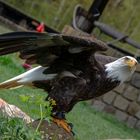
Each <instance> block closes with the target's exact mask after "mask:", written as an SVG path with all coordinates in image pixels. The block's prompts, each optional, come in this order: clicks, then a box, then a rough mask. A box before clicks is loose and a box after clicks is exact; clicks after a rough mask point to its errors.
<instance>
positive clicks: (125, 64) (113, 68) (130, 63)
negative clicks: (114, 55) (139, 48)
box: [105, 56, 138, 83]
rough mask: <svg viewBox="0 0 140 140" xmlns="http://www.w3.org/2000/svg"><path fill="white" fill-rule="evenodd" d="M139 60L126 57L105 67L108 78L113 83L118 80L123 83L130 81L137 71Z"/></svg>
mask: <svg viewBox="0 0 140 140" xmlns="http://www.w3.org/2000/svg"><path fill="white" fill-rule="evenodd" d="M137 64H138V62H137V60H136V59H135V58H134V57H131V56H124V57H122V58H119V59H117V60H116V61H114V62H111V63H108V64H106V65H105V67H106V70H105V71H106V72H107V77H108V78H111V79H112V81H114V80H118V81H120V82H121V83H123V82H124V81H126V80H128V78H130V77H131V76H132V74H133V73H134V71H135V70H136V65H137Z"/></svg>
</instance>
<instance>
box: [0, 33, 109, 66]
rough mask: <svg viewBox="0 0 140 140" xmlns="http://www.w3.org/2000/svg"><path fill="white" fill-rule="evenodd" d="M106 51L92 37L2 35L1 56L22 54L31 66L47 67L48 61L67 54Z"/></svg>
mask: <svg viewBox="0 0 140 140" xmlns="http://www.w3.org/2000/svg"><path fill="white" fill-rule="evenodd" d="M106 49H107V46H106V44H105V43H103V42H102V41H99V40H97V39H95V38H94V37H91V36H68V35H62V34H49V33H37V32H13V33H7V34H4V35H0V55H5V54H9V53H14V52H20V58H22V59H26V61H27V62H28V63H30V64H34V63H38V64H41V65H46V64H48V61H49V63H50V62H52V61H53V60H54V59H55V58H57V57H59V56H61V55H63V54H64V53H66V52H69V53H80V52H83V51H93V52H96V51H105V50H106ZM44 60H45V61H44ZM44 63H45V64H44Z"/></svg>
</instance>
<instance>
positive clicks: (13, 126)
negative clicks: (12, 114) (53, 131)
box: [0, 114, 41, 140]
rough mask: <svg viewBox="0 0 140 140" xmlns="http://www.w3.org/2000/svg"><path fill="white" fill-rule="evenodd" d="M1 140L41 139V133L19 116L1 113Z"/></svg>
mask: <svg viewBox="0 0 140 140" xmlns="http://www.w3.org/2000/svg"><path fill="white" fill-rule="evenodd" d="M0 140H41V134H40V133H39V132H38V131H35V130H34V129H33V128H31V127H30V126H27V125H25V123H24V121H23V120H21V119H19V118H8V117H5V116H4V115H2V114H0Z"/></svg>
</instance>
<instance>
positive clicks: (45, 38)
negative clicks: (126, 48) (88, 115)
mask: <svg viewBox="0 0 140 140" xmlns="http://www.w3.org/2000/svg"><path fill="white" fill-rule="evenodd" d="M107 47H108V46H107V45H106V44H105V43H103V42H102V41H100V40H97V39H95V38H94V37H92V36H88V35H87V36H74V35H73V36H69V35H65V34H52V33H37V32H12V33H6V34H3V35H0V55H5V54H9V53H14V52H19V53H20V56H19V57H20V58H22V59H25V60H26V62H27V63H28V64H39V65H40V66H37V67H35V68H33V69H31V70H29V71H27V72H25V73H23V74H21V75H18V76H16V77H14V78H12V79H10V80H7V81H5V82H3V83H1V84H0V89H2V88H5V89H12V88H15V87H21V86H24V85H26V86H34V87H37V88H41V89H44V90H45V91H47V92H48V96H47V98H46V100H49V99H53V100H54V101H55V102H56V104H55V105H54V106H53V110H52V116H53V118H54V122H56V123H57V124H59V125H61V126H63V127H64V128H65V129H66V130H67V131H68V132H70V131H71V129H70V128H69V126H68V125H67V123H66V121H65V113H68V112H69V111H71V109H72V108H73V106H74V105H75V104H76V103H77V102H79V101H84V100H89V99H92V98H95V97H98V96H101V95H103V94H105V93H106V92H108V91H110V90H112V89H113V88H115V87H116V86H118V85H119V84H120V83H123V82H124V81H126V80H127V79H128V78H129V77H130V76H131V75H132V74H133V72H134V71H135V69H136V64H137V60H136V59H135V58H133V57H131V56H124V57H122V58H119V59H115V58H113V57H109V56H105V55H101V54H97V53H96V52H97V51H106V50H107ZM95 53H96V54H95Z"/></svg>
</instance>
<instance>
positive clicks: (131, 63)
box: [126, 59, 138, 68]
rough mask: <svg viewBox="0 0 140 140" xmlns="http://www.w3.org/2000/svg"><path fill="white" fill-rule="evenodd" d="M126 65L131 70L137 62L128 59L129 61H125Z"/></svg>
mask: <svg viewBox="0 0 140 140" xmlns="http://www.w3.org/2000/svg"><path fill="white" fill-rule="evenodd" d="M126 64H127V65H128V66H129V67H130V68H133V67H135V66H136V65H137V64H138V62H137V61H136V60H135V59H129V60H126Z"/></svg>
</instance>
